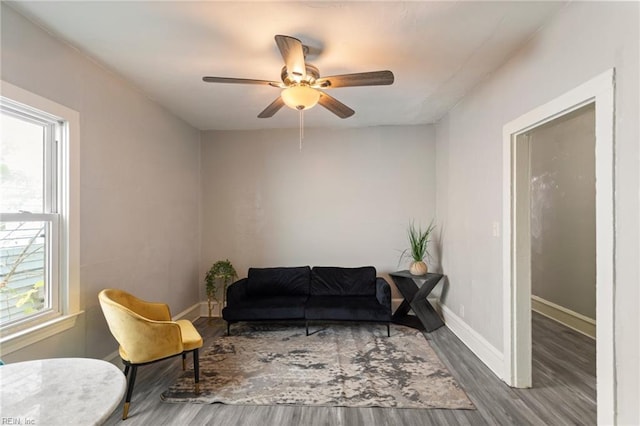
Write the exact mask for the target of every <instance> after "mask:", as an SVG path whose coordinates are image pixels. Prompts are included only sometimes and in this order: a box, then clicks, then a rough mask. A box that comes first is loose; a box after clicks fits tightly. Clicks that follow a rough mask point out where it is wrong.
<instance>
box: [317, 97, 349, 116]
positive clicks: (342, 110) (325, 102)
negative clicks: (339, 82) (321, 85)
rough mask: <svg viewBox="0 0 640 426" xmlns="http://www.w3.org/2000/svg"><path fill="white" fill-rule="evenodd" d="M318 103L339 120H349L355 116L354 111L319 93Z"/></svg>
mask: <svg viewBox="0 0 640 426" xmlns="http://www.w3.org/2000/svg"><path fill="white" fill-rule="evenodd" d="M318 103H319V104H320V105H322V106H323V107H325V108H326V109H328V110H329V111H331V112H332V113H334V114H335V115H337V116H338V117H340V118H349V117H351V116H352V115H353V114H355V111H354V110H352V109H351V108H349V107H348V106H346V105H345V104H343V103H342V102H340V101H339V100H337V99H336V98H334V97H332V96H329V95H327V94H326V93H324V92H320V100H319V101H318Z"/></svg>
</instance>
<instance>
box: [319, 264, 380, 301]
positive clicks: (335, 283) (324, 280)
mask: <svg viewBox="0 0 640 426" xmlns="http://www.w3.org/2000/svg"><path fill="white" fill-rule="evenodd" d="M310 294H311V295H314V296H370V295H375V294H376V268H374V267H373V266H364V267H361V268H337V267H327V266H316V267H315V268H313V270H312V271H311V292H310Z"/></svg>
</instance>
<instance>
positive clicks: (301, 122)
mask: <svg viewBox="0 0 640 426" xmlns="http://www.w3.org/2000/svg"><path fill="white" fill-rule="evenodd" d="M303 138H304V109H300V152H302V139H303Z"/></svg>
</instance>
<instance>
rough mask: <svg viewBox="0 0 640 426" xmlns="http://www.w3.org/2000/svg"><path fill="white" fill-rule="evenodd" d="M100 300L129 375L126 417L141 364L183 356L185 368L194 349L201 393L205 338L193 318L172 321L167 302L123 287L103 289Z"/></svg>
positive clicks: (197, 386) (194, 366) (196, 377)
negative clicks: (201, 354)
mask: <svg viewBox="0 0 640 426" xmlns="http://www.w3.org/2000/svg"><path fill="white" fill-rule="evenodd" d="M98 299H99V301H100V307H101V308H102V312H103V313H104V317H105V318H106V320H107V324H108V326H109V330H110V331H111V334H112V335H113V337H114V338H115V339H116V340H117V341H118V343H119V344H120V348H119V352H120V358H122V362H123V364H124V365H125V369H124V374H125V376H127V378H128V385H127V396H126V398H125V403H124V409H123V414H122V419H123V420H125V419H126V418H127V416H128V414H129V405H130V403H131V396H132V394H133V386H134V384H135V380H136V372H137V368H138V366H140V365H145V364H150V363H152V362H155V361H160V360H163V359H166V358H170V357H173V356H177V355H182V368H183V369H184V368H185V360H186V355H187V354H188V353H189V352H192V353H193V370H194V379H195V392H196V393H199V381H200V380H199V379H200V377H199V375H200V371H199V363H198V349H199V348H201V347H202V337H201V336H200V334H199V333H198V331H197V330H196V329H195V327H194V326H193V324H192V323H191V321H187V320H179V321H172V320H171V313H170V311H169V306H167V305H166V304H164V303H151V302H146V301H144V300H140V299H138V298H136V297H135V296H132V295H131V294H129V293H127V292H124V291H122V290H115V289H106V290H102V291H101V292H100V294H99V295H98Z"/></svg>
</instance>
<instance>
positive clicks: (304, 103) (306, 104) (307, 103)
mask: <svg viewBox="0 0 640 426" xmlns="http://www.w3.org/2000/svg"><path fill="white" fill-rule="evenodd" d="M280 96H281V97H282V100H283V101H284V103H285V105H286V106H288V107H289V108H291V109H295V110H298V111H301V110H305V109H309V108H313V107H314V106H315V105H316V104H317V103H318V101H319V100H320V92H319V91H317V90H315V89H312V88H311V87H309V86H291V87H287V88H286V89H284V90H283V91H282V93H281V94H280Z"/></svg>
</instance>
